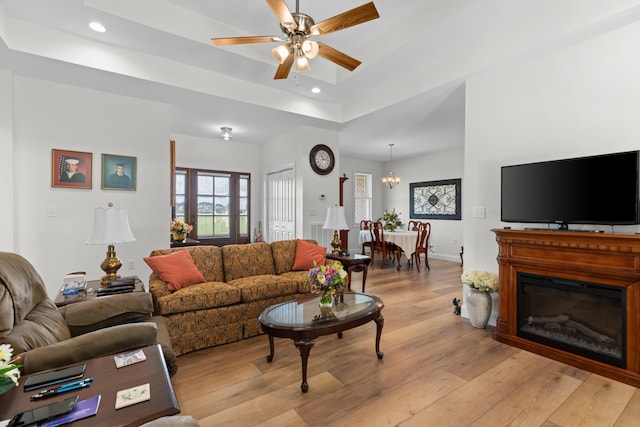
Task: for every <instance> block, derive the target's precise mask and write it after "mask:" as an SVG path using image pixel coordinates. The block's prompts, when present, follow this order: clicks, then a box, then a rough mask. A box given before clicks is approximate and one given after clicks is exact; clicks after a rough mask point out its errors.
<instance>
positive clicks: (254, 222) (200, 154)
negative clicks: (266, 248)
mask: <svg viewBox="0 0 640 427" xmlns="http://www.w3.org/2000/svg"><path fill="white" fill-rule="evenodd" d="M170 139H173V140H174V141H175V142H176V166H178V167H186V168H198V169H209V170H216V171H227V172H247V173H250V174H251V188H250V195H251V197H250V203H251V223H250V224H249V231H250V233H251V239H252V240H253V239H254V238H255V236H254V233H253V230H254V229H257V227H258V221H260V220H261V219H262V217H261V215H262V209H261V206H262V146H260V145H254V144H245V143H242V142H237V141H234V140H231V141H223V140H221V139H220V138H217V137H215V136H214V137H212V138H198V137H194V136H190V135H182V134H172V135H171V138H170ZM167 224H168V222H167ZM263 231H264V229H263Z"/></svg>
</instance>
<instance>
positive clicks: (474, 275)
mask: <svg viewBox="0 0 640 427" xmlns="http://www.w3.org/2000/svg"><path fill="white" fill-rule="evenodd" d="M460 279H461V280H462V283H464V284H465V285H467V286H469V287H470V288H474V289H478V290H480V291H483V292H497V291H498V276H497V275H496V274H493V273H489V272H488V271H483V270H469V271H465V272H464V273H462V276H461V277H460Z"/></svg>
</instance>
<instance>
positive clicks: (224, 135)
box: [220, 127, 233, 141]
mask: <svg viewBox="0 0 640 427" xmlns="http://www.w3.org/2000/svg"><path fill="white" fill-rule="evenodd" d="M232 130H233V129H231V128H230V127H221V128H220V139H222V140H224V141H231V131H232Z"/></svg>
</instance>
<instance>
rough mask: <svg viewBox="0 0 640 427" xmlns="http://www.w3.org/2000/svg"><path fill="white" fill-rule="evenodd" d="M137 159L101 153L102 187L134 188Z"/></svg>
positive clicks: (113, 188)
mask: <svg viewBox="0 0 640 427" xmlns="http://www.w3.org/2000/svg"><path fill="white" fill-rule="evenodd" d="M136 172H137V160H136V158H135V157H129V156H118V155H115V154H103V155H102V189H103V190H129V191H135V190H136Z"/></svg>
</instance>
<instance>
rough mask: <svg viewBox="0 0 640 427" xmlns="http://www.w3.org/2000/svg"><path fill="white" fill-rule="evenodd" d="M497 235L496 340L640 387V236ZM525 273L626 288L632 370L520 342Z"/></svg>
mask: <svg viewBox="0 0 640 427" xmlns="http://www.w3.org/2000/svg"><path fill="white" fill-rule="evenodd" d="M493 232H494V233H495V234H496V240H497V242H498V258H497V259H498V267H499V275H500V291H499V298H498V301H499V307H500V308H499V316H498V321H497V326H496V328H495V330H494V333H493V335H494V338H495V339H496V340H498V341H500V342H504V343H506V344H509V345H513V346H514V347H518V348H522V349H524V350H528V351H531V352H533V353H538V354H540V355H543V356H545V357H549V358H552V359H555V360H558V361H560V362H563V363H567V364H569V365H572V366H576V367H578V368H581V369H585V370H588V371H591V372H594V373H597V374H599V375H603V376H606V377H608V378H612V379H615V380H617V381H622V382H625V383H627V384H631V385H633V386H635V387H640V235H633V234H608V233H596V232H575V231H551V230H512V229H494V230H493ZM519 272H525V273H533V274H538V275H543V276H551V277H559V278H566V279H572V280H580V281H585V282H593V283H602V284H606V285H610V286H615V287H623V288H625V292H626V297H627V298H626V300H627V305H626V314H627V321H626V330H627V335H626V337H627V356H626V368H619V367H615V366H611V365H608V364H605V363H602V362H599V361H596V360H592V359H589V358H586V357H583V356H580V355H576V354H572V353H569V352H565V351H563V350H559V349H556V348H553V347H548V346H546V345H544V344H540V343H536V342H533V341H529V340H527V339H525V338H522V337H518V336H517V312H516V307H517V289H516V282H517V277H516V276H517V274H518V273H519ZM597 315H598V313H594V316H597Z"/></svg>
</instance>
